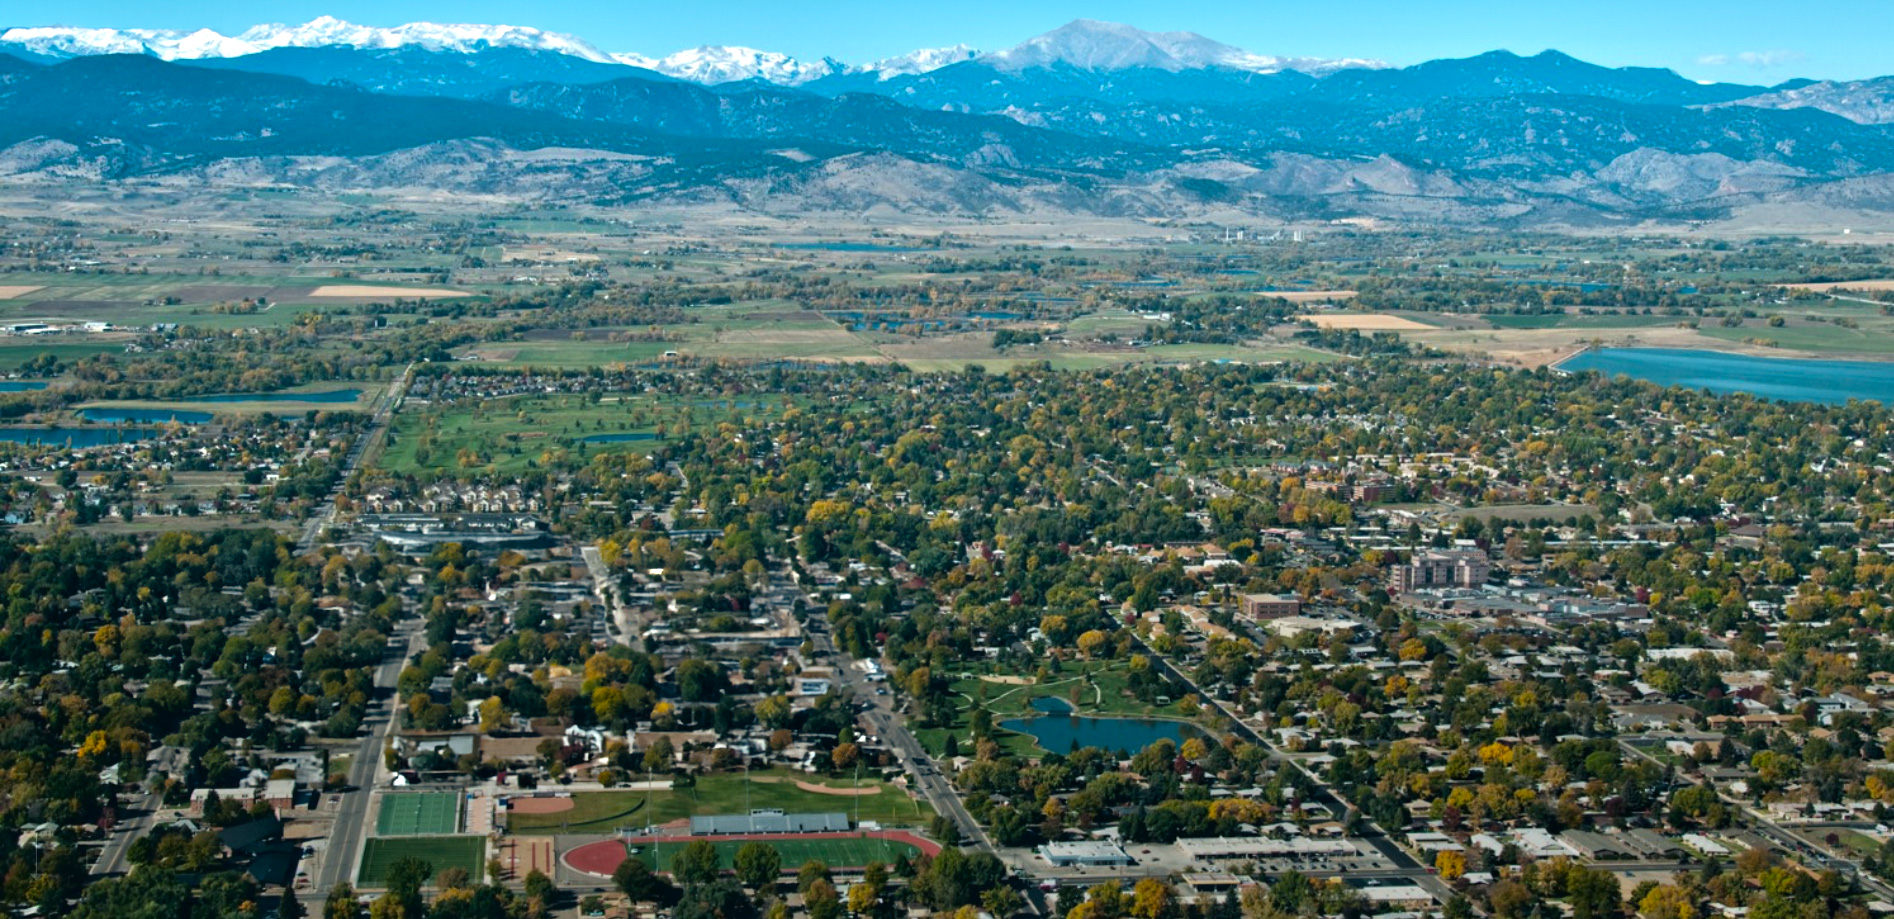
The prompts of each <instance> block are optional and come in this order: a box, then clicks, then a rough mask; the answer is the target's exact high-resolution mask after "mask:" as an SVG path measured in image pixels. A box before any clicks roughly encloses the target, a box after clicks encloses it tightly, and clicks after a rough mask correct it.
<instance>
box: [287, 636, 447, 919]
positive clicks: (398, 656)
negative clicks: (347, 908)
mask: <svg viewBox="0 0 1894 919" xmlns="http://www.w3.org/2000/svg"><path fill="white" fill-rule="evenodd" d="M425 640H426V633H425V632H424V631H423V630H422V629H421V626H420V623H419V622H417V621H415V620H412V619H409V620H403V621H402V622H400V623H398V624H397V625H396V626H395V634H394V636H393V637H391V638H390V639H389V640H388V644H387V646H386V647H385V648H384V649H383V654H382V661H381V666H380V667H378V668H376V670H375V688H376V690H377V691H378V692H379V691H386V692H387V696H386V697H385V698H381V699H378V700H376V701H375V702H374V703H372V707H371V708H370V710H369V714H368V717H367V718H365V719H363V721H364V725H363V727H364V728H365V730H366V731H367V736H365V737H363V738H362V741H361V743H360V744H359V745H357V747H356V749H355V751H354V755H353V756H352V757H351V762H350V764H349V790H348V791H344V792H341V793H340V794H338V795H336V797H339V798H341V801H340V802H339V803H338V804H337V805H336V812H335V823H334V825H333V827H332V828H331V829H330V831H329V839H328V843H327V844H326V845H325V846H323V847H322V852H321V855H320V856H319V857H318V861H317V863H316V870H315V871H314V872H313V874H312V875H311V877H312V879H313V883H312V884H311V886H310V888H309V889H308V890H307V891H305V892H304V893H303V897H304V898H305V899H314V900H320V899H322V898H323V897H326V896H328V894H329V890H330V889H331V888H333V887H335V885H336V884H337V883H339V882H342V881H348V882H350V883H353V882H354V874H355V865H356V863H357V861H358V860H359V859H360V858H361V852H362V846H363V844H364V843H365V842H366V841H367V839H368V826H369V824H368V822H369V820H370V819H372V815H371V814H370V813H369V805H370V803H372V802H373V801H374V800H375V797H376V794H377V790H378V789H379V787H380V785H381V774H382V771H383V769H384V768H385V763H384V762H383V758H382V750H383V749H384V748H386V747H387V745H388V738H389V737H390V736H391V735H393V733H394V729H395V723H396V720H397V716H398V715H399V713H400V711H401V697H400V694H399V693H397V692H395V681H396V680H398V679H400V677H401V669H402V668H403V667H405V666H407V663H408V659H409V658H410V657H412V656H413V655H415V654H417V653H419V652H420V650H421V645H422V643H423V642H424V641H425Z"/></svg>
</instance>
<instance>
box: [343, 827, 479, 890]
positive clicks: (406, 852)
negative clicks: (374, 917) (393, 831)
mask: <svg viewBox="0 0 1894 919" xmlns="http://www.w3.org/2000/svg"><path fill="white" fill-rule="evenodd" d="M486 856H487V841H486V839H485V838H483V837H480V836H406V837H395V838H385V837H371V838H370V839H369V840H368V844H367V845H366V846H365V847H364V848H363V849H362V865H361V868H360V870H358V871H357V872H356V875H355V882H356V883H357V884H359V885H361V886H363V887H373V888H379V887H381V886H382V884H383V883H384V882H385V880H386V878H387V877H388V869H389V868H390V867H392V866H393V865H394V863H395V862H397V861H400V860H401V859H404V858H418V859H420V860H422V861H424V862H427V863H428V864H429V865H430V866H432V868H433V870H432V871H431V872H429V877H434V876H438V875H439V874H440V873H441V872H443V871H446V870H447V869H449V868H463V869H465V870H466V871H467V874H468V875H469V876H470V877H475V878H478V877H480V876H481V874H482V872H484V871H485V870H486Z"/></svg>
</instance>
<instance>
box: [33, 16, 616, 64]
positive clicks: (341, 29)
mask: <svg viewBox="0 0 1894 919" xmlns="http://www.w3.org/2000/svg"><path fill="white" fill-rule="evenodd" d="M0 43H6V44H12V45H18V46H20V47H22V48H24V49H26V50H28V51H31V52H33V53H35V54H40V55H44V56H47V57H57V58H66V57H85V56H89V55H96V54H149V55H152V56H154V57H160V58H163V59H165V60H168V61H169V60H198V59H201V58H217V57H241V56H243V55H246V54H255V53H257V52H259V51H268V50H269V49H271V48H330V47H343V48H401V47H408V46H418V47H421V48H426V49H428V50H431V51H462V52H466V51H477V50H479V49H481V48H487V47H491V48H528V49H533V50H538V51H549V52H555V53H558V54H569V55H572V56H574V57H581V58H585V59H586V60H591V61H600V62H609V61H611V60H612V58H611V56H610V55H608V54H606V53H605V52H603V51H600V50H598V49H597V48H594V47H592V45H590V44H588V43H587V42H585V41H584V40H582V39H579V38H575V37H573V36H571V35H562V34H560V33H558V32H546V31H543V30H540V29H534V28H529V27H526V26H508V25H443V24H440V23H432V22H411V23H408V24H407V25H401V26H395V27H393V28H377V27H375V26H360V25H355V24H354V23H349V22H344V21H342V20H340V19H336V18H334V17H332V16H323V17H320V18H317V19H312V20H310V21H309V22H306V23H303V24H302V25H295V26H292V25H284V24H281V23H272V24H268V25H259V26H252V27H251V28H249V29H246V30H244V32H243V33H242V34H240V35H236V36H227V35H223V34H220V33H218V32H215V31H212V30H210V29H199V30H197V31H195V32H180V31H169V30H163V29H80V28H68V27H64V26H49V27H33V28H14V29H7V30H6V31H4V32H0Z"/></svg>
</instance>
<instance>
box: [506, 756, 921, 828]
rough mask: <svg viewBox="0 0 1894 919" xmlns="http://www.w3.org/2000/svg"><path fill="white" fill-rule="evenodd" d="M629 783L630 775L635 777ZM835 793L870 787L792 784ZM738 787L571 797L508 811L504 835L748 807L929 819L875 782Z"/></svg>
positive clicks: (753, 777) (754, 782) (769, 777)
mask: <svg viewBox="0 0 1894 919" xmlns="http://www.w3.org/2000/svg"><path fill="white" fill-rule="evenodd" d="M634 777H635V776H634ZM798 780H800V781H803V782H809V783H815V784H820V785H825V786H828V787H831V788H837V789H856V788H875V789H878V791H877V793H875V794H871V795H841V794H821V793H818V792H813V791H805V790H803V789H801V788H799V787H797V786H796V782H797V781H798ZM747 784H748V787H747V789H746V788H745V781H744V776H743V774H742V773H735V774H729V775H706V776H700V777H699V778H698V779H697V783H696V785H694V786H692V787H689V788H683V789H654V790H644V791H594V792H581V793H577V794H574V795H573V796H572V809H571V810H568V811H562V812H558V813H551V814H523V813H512V814H509V815H508V816H507V829H508V831H509V832H512V833H516V834H523V835H544V834H548V833H565V832H587V833H603V832H610V831H611V830H612V829H613V828H614V827H617V826H645V825H647V824H649V825H657V824H662V823H668V822H670V821H672V820H678V819H681V818H686V817H694V816H709V815H712V814H743V813H748V812H749V811H750V810H751V809H753V808H780V809H782V810H785V811H789V812H791V813H825V812H844V813H847V814H848V815H849V816H850V817H855V816H856V815H857V814H859V818H860V819H862V820H873V821H879V822H880V823H882V824H883V825H886V826H924V825H926V823H927V821H928V820H929V819H931V818H932V817H933V816H934V810H933V808H931V807H929V806H928V804H927V802H925V801H919V800H915V799H912V798H909V797H908V793H907V791H906V790H905V789H903V788H900V787H898V786H895V785H893V784H890V783H888V782H883V781H881V780H879V779H872V778H863V779H861V780H860V781H859V783H858V782H857V781H856V780H855V779H853V778H849V777H842V778H834V777H824V776H819V775H810V774H807V773H801V772H792V771H789V770H786V769H777V770H769V771H763V770H756V771H753V772H751V773H750V776H749V781H748V783H747Z"/></svg>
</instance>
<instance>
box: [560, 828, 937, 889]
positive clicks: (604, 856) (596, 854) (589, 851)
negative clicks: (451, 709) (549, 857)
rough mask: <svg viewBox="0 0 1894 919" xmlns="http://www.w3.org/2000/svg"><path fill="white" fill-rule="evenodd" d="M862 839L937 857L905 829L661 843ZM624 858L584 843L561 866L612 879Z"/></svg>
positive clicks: (611, 846)
mask: <svg viewBox="0 0 1894 919" xmlns="http://www.w3.org/2000/svg"><path fill="white" fill-rule="evenodd" d="M864 837H866V838H869V839H886V840H889V841H890V842H904V843H907V844H908V845H910V846H913V847H915V848H917V849H919V850H921V854H923V855H927V856H930V857H931V856H934V855H939V854H940V843H937V842H934V841H933V840H931V839H925V838H923V837H921V836H917V835H915V834H914V833H910V832H908V831H906V830H874V831H868V832H856V833H778V834H774V835H772V834H768V833H759V834H755V835H749V834H745V835H740V836H666V837H663V839H662V840H661V841H663V842H667V843H670V842H684V841H686V840H690V839H709V840H711V841H713V842H750V841H757V842H772V841H774V840H779V839H861V838H864ZM637 841H639V842H644V841H649V840H647V839H645V838H643V837H640V839H639V840H637ZM626 858H627V856H626V855H625V844H624V843H623V842H620V841H619V840H616V839H602V840H599V841H598V842H588V843H586V844H585V845H582V846H579V847H578V848H576V849H573V850H571V851H569V852H567V853H566V854H565V863H566V866H567V867H569V868H571V869H573V870H574V871H583V872H585V873H586V874H592V875H597V876H599V877H605V878H608V877H611V876H612V872H613V871H616V870H618V865H619V863H620V862H623V861H624V860H625V859H626ZM801 867H802V866H800V865H796V866H794V867H791V866H787V865H785V866H784V867H783V870H784V871H785V872H794V871H795V870H797V869H798V868H801ZM830 867H836V868H860V867H862V866H860V865H832V866H830Z"/></svg>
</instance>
